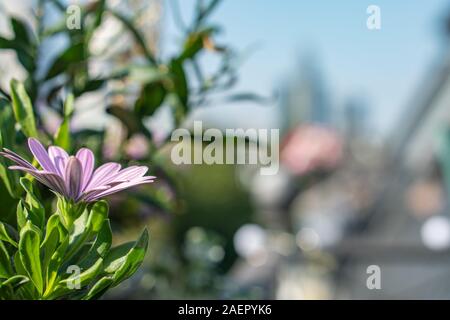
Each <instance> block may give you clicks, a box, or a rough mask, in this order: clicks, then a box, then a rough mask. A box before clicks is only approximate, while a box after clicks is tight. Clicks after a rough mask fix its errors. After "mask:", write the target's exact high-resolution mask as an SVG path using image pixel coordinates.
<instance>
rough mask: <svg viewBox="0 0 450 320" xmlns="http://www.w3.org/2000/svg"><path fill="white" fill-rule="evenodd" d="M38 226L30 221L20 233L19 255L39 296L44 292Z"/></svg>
mask: <svg viewBox="0 0 450 320" xmlns="http://www.w3.org/2000/svg"><path fill="white" fill-rule="evenodd" d="M39 233H40V232H39V230H38V229H37V228H36V226H33V224H32V223H31V222H30V221H28V222H27V224H26V225H25V227H23V228H22V230H21V231H20V241H19V254H20V260H21V261H22V264H23V267H24V268H25V271H26V273H27V275H28V277H29V278H30V279H31V281H32V282H33V284H34V286H35V287H36V289H37V291H38V292H39V294H42V292H43V290H44V282H43V279H42V267H41V257H40V243H41V236H40V234H39Z"/></svg>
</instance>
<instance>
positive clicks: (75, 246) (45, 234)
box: [0, 178, 148, 299]
mask: <svg viewBox="0 0 450 320" xmlns="http://www.w3.org/2000/svg"><path fill="white" fill-rule="evenodd" d="M20 183H21V185H22V187H23V188H24V190H25V192H26V196H25V198H24V199H22V200H20V201H19V204H18V206H17V226H18V230H15V229H14V228H13V227H11V226H9V225H7V224H5V223H2V222H0V299H97V298H99V297H100V296H101V295H102V294H104V293H105V292H106V291H107V290H108V289H109V288H111V287H114V286H116V285H118V284H119V283H121V282H122V281H124V280H126V279H127V278H129V277H130V276H131V275H133V274H134V273H135V272H136V270H137V269H138V267H139V266H140V264H141V263H142V261H143V259H144V256H145V253H146V250H147V245H148V232H147V230H144V232H143V233H142V234H141V236H140V237H139V239H138V240H137V241H135V242H129V243H125V244H122V245H119V246H117V247H112V245H111V243H112V232H111V226H110V222H109V219H108V205H107V203H106V202H105V201H99V202H96V203H94V204H92V205H90V206H87V207H86V206H85V207H84V210H83V211H82V213H81V215H80V216H79V217H78V218H77V219H76V220H75V221H73V223H67V221H65V220H64V219H62V217H63V216H64V215H66V214H67V213H66V212H61V211H60V210H61V208H65V210H69V209H70V208H67V206H61V205H58V210H57V212H56V213H54V214H52V215H50V217H48V219H47V218H46V210H45V208H44V206H43V205H42V204H41V202H40V200H39V199H38V197H37V196H36V194H35V192H34V190H33V185H32V183H31V181H29V180H27V179H26V178H21V180H20ZM60 201H63V200H60Z"/></svg>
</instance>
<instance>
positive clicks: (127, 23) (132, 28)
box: [110, 10, 156, 65]
mask: <svg viewBox="0 0 450 320" xmlns="http://www.w3.org/2000/svg"><path fill="white" fill-rule="evenodd" d="M110 12H111V13H112V15H113V16H114V17H116V19H118V20H119V21H120V22H122V24H123V25H124V26H125V28H127V29H128V31H129V32H130V33H131V34H132V35H133V37H134V39H135V40H136V42H137V44H138V45H139V46H140V47H141V49H142V51H143V52H144V55H145V57H146V58H147V60H148V61H149V62H150V64H152V65H156V59H155V57H154V56H153V54H152V52H151V51H150V50H149V48H148V47H147V44H146V41H145V40H144V37H143V36H142V35H141V33H140V31H139V30H138V29H136V28H135V24H134V23H133V21H131V20H130V19H128V18H127V17H126V16H124V15H122V14H121V13H119V12H117V11H115V10H110Z"/></svg>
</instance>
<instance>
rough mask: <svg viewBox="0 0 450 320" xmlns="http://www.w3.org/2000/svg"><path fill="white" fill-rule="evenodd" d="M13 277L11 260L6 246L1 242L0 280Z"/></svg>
mask: <svg viewBox="0 0 450 320" xmlns="http://www.w3.org/2000/svg"><path fill="white" fill-rule="evenodd" d="M12 275H13V269H12V266H11V259H10V257H9V254H8V251H6V248H5V245H4V244H3V242H2V241H0V279H2V278H3V279H8V278H9V277H11V276H12Z"/></svg>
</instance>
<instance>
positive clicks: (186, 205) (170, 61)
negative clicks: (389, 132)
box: [0, 0, 262, 298]
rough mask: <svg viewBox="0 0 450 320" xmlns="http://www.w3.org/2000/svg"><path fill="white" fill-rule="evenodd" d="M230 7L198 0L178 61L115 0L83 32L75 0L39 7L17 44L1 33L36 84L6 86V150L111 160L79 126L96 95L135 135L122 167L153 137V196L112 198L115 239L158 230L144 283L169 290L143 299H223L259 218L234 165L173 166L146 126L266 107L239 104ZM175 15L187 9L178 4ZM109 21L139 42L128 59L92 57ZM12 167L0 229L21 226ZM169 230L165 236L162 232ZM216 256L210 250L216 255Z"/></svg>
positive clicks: (244, 96)
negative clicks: (231, 107) (34, 147)
mask: <svg viewBox="0 0 450 320" xmlns="http://www.w3.org/2000/svg"><path fill="white" fill-rule="evenodd" d="M220 2H221V1H218V0H209V1H202V0H199V1H197V4H196V7H195V11H194V15H193V17H192V20H191V21H190V22H189V23H185V22H184V21H183V22H182V23H179V25H182V26H183V27H182V28H181V30H180V33H181V35H182V40H181V41H180V44H179V48H178V51H177V52H176V53H175V54H173V55H170V56H167V57H165V56H159V55H157V54H156V53H155V52H154V50H153V49H151V48H152V47H153V46H152V44H150V43H147V40H146V37H145V36H144V33H143V30H141V28H140V26H139V22H138V21H139V18H140V17H139V15H138V13H136V12H134V13H133V12H131V13H128V14H127V13H125V12H124V11H123V10H120V8H119V7H116V6H113V5H112V2H110V1H105V0H103V1H93V2H89V3H88V4H85V5H82V6H81V7H80V9H81V10H80V14H81V16H80V28H68V27H67V19H68V17H69V16H70V14H72V12H71V11H70V10H68V9H69V8H68V7H67V5H66V4H65V1H59V0H39V1H37V7H36V8H35V11H33V16H32V17H30V19H29V20H28V21H24V20H22V19H19V18H18V17H12V16H11V17H9V24H10V27H11V30H12V36H10V37H7V36H2V35H0V53H1V52H2V51H4V50H6V51H13V52H15V54H16V57H17V61H18V64H20V65H21V66H22V68H23V70H24V71H25V74H26V76H25V78H24V79H22V80H23V81H17V80H12V81H11V82H10V87H9V88H1V87H0V145H1V147H2V148H3V147H6V148H9V149H13V150H15V151H17V152H18V153H20V154H24V153H25V152H24V151H25V150H26V138H27V137H38V138H39V139H40V140H41V141H44V142H45V143H46V144H55V145H59V146H61V147H63V148H65V149H66V150H67V151H68V152H72V151H73V150H75V149H77V148H80V147H82V146H87V147H89V148H91V149H92V150H94V153H95V156H96V161H97V162H98V163H102V162H105V161H108V158H107V156H106V155H105V152H104V150H105V148H106V144H107V141H106V128H105V129H100V130H98V129H89V128H88V129H82V130H79V131H76V132H74V131H71V126H70V124H71V122H72V119H73V117H75V116H76V115H77V113H78V108H77V105H78V104H79V101H80V99H81V98H82V97H84V96H85V95H86V94H88V93H89V94H90V93H97V94H103V95H104V97H105V105H104V111H105V116H106V115H107V114H109V115H110V116H112V117H114V118H116V119H117V120H118V121H119V122H120V123H121V125H122V128H123V129H124V130H125V135H124V137H123V138H120V140H116V141H114V144H115V145H116V146H119V153H118V154H117V155H115V158H114V160H115V161H118V162H121V163H123V164H124V165H128V164H132V163H133V162H135V161H136V160H134V159H131V158H130V156H129V155H127V154H126V152H125V150H124V148H123V146H126V145H127V144H128V143H129V142H130V140H131V139H132V138H133V137H134V136H136V135H143V136H144V137H146V142H147V143H148V145H149V151H148V154H146V155H145V156H144V157H143V158H140V159H139V162H142V163H144V164H148V165H149V166H150V168H151V171H152V172H151V173H152V174H154V175H156V176H157V177H158V181H157V183H155V184H153V185H152V186H151V187H145V188H139V189H133V190H130V191H129V192H127V193H124V194H122V195H117V196H115V197H111V199H110V201H111V203H112V205H111V210H110V211H111V219H112V221H111V224H112V226H113V229H114V230H115V231H116V233H115V238H118V237H120V235H121V234H127V232H128V230H131V231H130V232H131V233H133V232H134V231H133V230H136V229H137V228H138V227H139V226H140V225H142V224H149V226H150V229H151V230H152V231H153V232H154V234H155V237H154V239H153V240H154V241H153V242H154V243H152V244H151V245H153V246H155V248H154V249H155V251H153V253H152V255H151V257H150V260H148V261H147V263H146V266H147V268H148V269H147V271H146V272H144V274H143V275H142V274H141V275H140V277H143V279H144V280H145V279H147V284H148V279H149V277H152V276H156V277H158V286H155V287H153V289H154V291H151V290H150V291H151V292H150V291H148V290H145V288H144V289H143V290H140V289H137V288H134V291H135V292H143V293H144V294H146V295H149V296H153V297H163V296H166V297H170V296H173V295H174V293H175V292H182V294H180V295H185V296H189V295H190V293H193V292H195V293H196V294H198V295H202V294H206V293H213V292H214V294H217V288H218V287H219V286H220V285H218V286H216V284H217V283H219V282H220V279H221V277H222V274H223V273H224V272H225V271H226V270H228V269H229V267H230V266H231V265H232V263H233V261H234V259H235V257H236V255H235V252H234V249H233V245H232V237H233V234H234V232H235V231H236V230H237V228H238V227H239V226H240V225H241V224H243V223H245V222H247V221H249V220H250V219H251V206H250V204H249V202H248V198H247V195H246V194H245V193H244V192H243V191H242V190H241V189H240V187H239V186H238V184H237V183H236V179H235V175H234V168H233V167H231V166H221V167H217V166H210V167H208V166H198V167H196V166H192V167H190V168H187V169H186V168H177V167H174V166H172V165H171V164H170V158H169V154H168V152H167V146H168V139H169V137H166V138H164V139H163V140H162V141H158V143H156V139H155V138H154V132H153V129H151V128H149V127H148V126H147V125H146V120H147V119H149V118H150V117H152V116H154V115H155V113H156V112H157V111H158V110H159V109H160V108H162V107H168V108H169V109H170V111H171V114H172V118H173V122H174V125H175V127H178V126H181V125H182V124H183V121H184V120H185V119H186V117H188V116H189V115H190V112H191V111H192V110H194V109H195V108H197V107H202V106H208V105H211V104H212V103H213V102H214V101H216V100H215V99H217V97H220V99H223V96H224V95H225V96H226V99H227V101H230V102H234V101H242V100H250V101H256V102H258V103H259V102H261V101H262V99H261V98H260V97H258V96H256V95H253V94H251V93H245V92H243V93H237V94H230V92H231V91H230V90H231V89H232V88H233V86H234V84H235V83H236V81H237V75H238V70H239V67H240V59H239V56H238V55H237V54H236V52H235V50H233V49H232V48H231V47H230V46H229V45H224V44H220V45H219V44H217V41H216V39H217V35H218V34H219V33H220V32H221V28H220V27H219V26H217V25H215V24H213V23H211V22H210V18H211V14H212V13H213V12H214V11H215V10H216V9H217V8H218V6H219V4H220ZM124 3H125V4H126V1H125V2H124ZM165 4H166V3H165ZM169 5H173V8H172V9H173V10H176V5H177V3H176V1H175V0H173V1H170V4H169ZM50 10H51V11H52V12H55V11H56V12H57V13H58V14H57V16H58V17H59V19H56V20H55V21H53V20H51V22H49V20H48V19H47V16H48V14H49V11H50ZM107 19H114V20H116V21H117V22H119V23H120V24H121V26H122V31H123V32H125V33H127V34H128V35H130V37H131V39H132V41H133V43H131V44H130V46H129V48H130V49H129V50H127V51H126V52H125V53H121V52H118V53H115V54H113V55H112V56H111V55H106V54H102V53H101V54H94V53H93V52H92V51H91V47H92V44H93V42H94V41H95V35H96V33H97V32H99V30H101V28H102V27H104V23H105V21H106V20H107ZM177 22H180V21H177ZM33 26H34V27H33ZM61 36H63V37H64V38H65V39H67V40H68V41H67V45H66V46H65V47H64V48H62V50H61V51H59V52H58V53H57V55H56V57H54V58H53V59H52V61H51V62H50V63H49V65H48V66H47V67H45V68H44V67H43V64H42V63H41V61H42V56H43V55H44V54H45V50H46V48H47V47H46V46H45V45H46V44H48V43H51V41H52V40H53V39H56V38H57V37H61ZM206 55H214V56H216V57H218V58H219V59H218V60H219V63H218V67H217V68H216V69H215V70H213V71H212V72H208V73H206V72H205V71H204V70H203V68H202V63H201V62H202V59H203V58H204V57H205V56H206ZM95 59H105V60H108V61H110V62H111V66H112V67H111V68H108V69H106V70H104V71H105V72H104V73H103V74H102V76H96V75H94V72H93V71H92V70H91V68H90V66H91V63H92V62H93V61H94V60H95ZM7 80H8V81H9V79H7ZM118 88H120V89H118ZM136 88H137V90H136ZM46 108H50V109H51V110H52V111H53V112H54V113H56V115H58V116H59V119H60V125H59V128H58V129H57V130H56V132H51V131H50V130H49V128H48V127H47V126H45V125H44V123H45V120H46V119H45V117H46V113H45V112H44V111H43V110H44V109H46ZM7 165H8V163H7V162H6V161H5V159H3V158H1V159H0V177H1V179H2V181H3V182H4V183H2V184H1V185H0V201H1V202H2V203H3V204H4V206H3V207H2V210H1V211H0V219H1V220H4V221H5V220H6V221H7V222H9V223H11V224H13V225H14V224H15V220H16V219H15V216H14V212H15V210H14V208H15V207H16V204H17V201H18V200H17V199H19V197H20V196H21V195H22V193H23V189H22V188H21V187H20V185H19V175H18V174H17V173H16V172H12V171H10V170H7V169H6V168H7ZM180 170H182V171H183V172H180ZM37 186H38V185H37ZM4 190H6V191H7V192H4ZM35 191H36V192H37V193H40V197H41V199H42V205H43V206H44V207H45V208H46V212H50V211H49V209H51V208H52V206H54V204H53V203H52V197H51V194H50V193H49V192H48V191H47V190H45V189H42V188H36V190H35ZM47 209H48V210H47ZM196 228H197V229H196ZM199 228H200V229H199ZM161 230H164V231H165V232H158V231H161ZM193 230H194V231H193ZM195 230H197V238H196V237H195V234H196V233H195V232H196V231H195ZM199 230H202V231H199ZM199 234H200V236H199ZM134 235H135V234H133V235H132V236H134ZM193 235H194V236H193ZM195 239H197V240H198V241H199V242H196V241H197V240H195ZM199 239H200V240H199ZM207 247H208V248H209V249H205V248H207ZM198 248H200V249H198ZM211 248H212V249H211ZM218 248H222V249H218ZM210 249H211V250H212V251H211V252H213V254H212V256H214V252H216V258H217V256H218V255H220V254H219V253H220V252H219V251H221V250H223V257H221V258H220V259H216V260H214V259H213V260H214V261H210V260H208V259H209V258H208V255H207V256H203V254H204V253H205V252H209V250H210ZM138 278H139V276H138ZM139 279H141V278H139ZM143 283H144V284H145V281H144V282H143ZM160 283H165V284H166V285H159V284H160ZM155 288H159V289H155ZM155 290H156V291H155ZM215 290H216V291H215ZM129 296H130V295H129ZM141 298H142V297H141Z"/></svg>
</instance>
